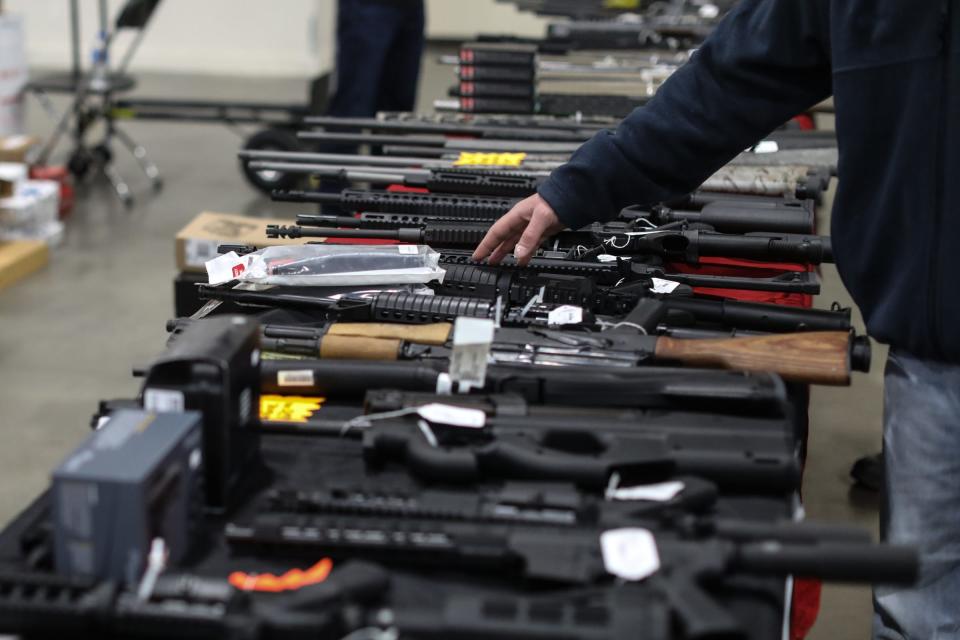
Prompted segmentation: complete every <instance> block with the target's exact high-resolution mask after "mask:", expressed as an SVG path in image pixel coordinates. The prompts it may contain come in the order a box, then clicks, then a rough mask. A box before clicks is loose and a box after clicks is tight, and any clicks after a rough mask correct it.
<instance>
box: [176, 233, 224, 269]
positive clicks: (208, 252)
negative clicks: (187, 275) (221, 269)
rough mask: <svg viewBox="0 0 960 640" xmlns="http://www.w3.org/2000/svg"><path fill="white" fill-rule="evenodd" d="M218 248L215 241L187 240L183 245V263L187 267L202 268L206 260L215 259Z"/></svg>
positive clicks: (218, 243) (217, 243)
mask: <svg viewBox="0 0 960 640" xmlns="http://www.w3.org/2000/svg"><path fill="white" fill-rule="evenodd" d="M219 246H220V242H219V241H217V240H201V239H199V238H187V239H186V240H185V241H184V243H183V259H184V262H186V264H187V266H188V267H202V266H204V265H205V264H207V260H212V259H213V258H216V257H217V248H218V247H219Z"/></svg>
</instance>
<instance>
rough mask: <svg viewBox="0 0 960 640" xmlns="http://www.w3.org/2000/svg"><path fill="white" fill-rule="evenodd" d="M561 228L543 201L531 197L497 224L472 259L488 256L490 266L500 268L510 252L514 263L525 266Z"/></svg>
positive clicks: (562, 227)
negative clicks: (513, 256) (545, 238)
mask: <svg viewBox="0 0 960 640" xmlns="http://www.w3.org/2000/svg"><path fill="white" fill-rule="evenodd" d="M564 228H565V226H564V224H563V223H562V222H560V219H559V218H557V214H556V213H555V212H554V210H553V207H551V206H550V205H549V204H548V203H547V201H546V200H544V199H543V198H541V197H540V195H539V194H534V195H532V196H530V197H529V198H526V199H525V200H521V201H520V202H518V203H517V204H516V206H514V207H513V209H511V210H510V211H508V212H507V214H506V215H505V216H503V217H502V218H500V219H499V220H497V221H496V222H495V223H494V224H493V226H491V227H490V230H489V231H487V235H486V236H484V238H483V240H482V241H481V242H480V244H479V245H478V246H477V250H476V251H474V252H473V259H474V260H476V261H480V260H483V259H484V258H487V257H488V256H489V260H488V262H489V263H490V264H499V263H500V261H501V260H503V258H504V257H505V256H507V255H509V254H510V252H511V251H513V253H514V255H515V256H516V259H517V263H518V264H520V265H525V264H527V263H528V262H530V259H531V258H532V257H533V254H534V253H536V251H537V249H538V248H539V247H540V243H541V242H542V241H543V238H544V237H545V236H548V235H552V234H554V233H557V232H558V231H562V230H563V229H564Z"/></svg>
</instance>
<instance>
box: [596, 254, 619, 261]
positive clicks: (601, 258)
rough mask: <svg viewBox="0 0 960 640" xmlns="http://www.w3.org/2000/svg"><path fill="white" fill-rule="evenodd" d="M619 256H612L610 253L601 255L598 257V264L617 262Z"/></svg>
mask: <svg viewBox="0 0 960 640" xmlns="http://www.w3.org/2000/svg"><path fill="white" fill-rule="evenodd" d="M616 261H617V256H612V255H610V254H609V253H601V254H600V255H599V256H597V262H616Z"/></svg>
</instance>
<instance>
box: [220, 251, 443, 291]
mask: <svg viewBox="0 0 960 640" xmlns="http://www.w3.org/2000/svg"><path fill="white" fill-rule="evenodd" d="M439 262H440V254H439V253H437V252H436V251H434V250H433V249H431V248H430V247H427V246H423V245H378V246H373V245H361V246H357V245H322V244H304V245H290V246H283V247H266V248H264V249H260V250H259V251H254V252H253V253H250V254H247V255H244V256H238V255H237V254H236V253H233V252H230V253H227V254H224V255H222V256H219V257H217V258H214V259H213V260H210V261H209V262H207V265H206V266H207V275H208V276H209V280H210V284H223V283H225V282H230V281H231V280H240V281H242V282H253V283H257V284H265V285H284V286H300V287H303V286H324V287H331V286H357V285H384V284H424V283H427V282H432V281H434V280H437V281H442V280H443V275H444V271H443V269H441V268H440V267H439Z"/></svg>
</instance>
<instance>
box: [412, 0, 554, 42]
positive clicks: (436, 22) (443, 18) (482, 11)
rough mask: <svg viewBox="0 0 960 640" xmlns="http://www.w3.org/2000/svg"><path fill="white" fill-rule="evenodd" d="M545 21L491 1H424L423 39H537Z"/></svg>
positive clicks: (541, 32)
mask: <svg viewBox="0 0 960 640" xmlns="http://www.w3.org/2000/svg"><path fill="white" fill-rule="evenodd" d="M546 24H547V20H544V19H543V18H540V17H539V16H535V15H534V14H532V13H521V12H520V11H517V8H516V6H514V5H512V4H507V3H503V2H495V0H427V35H428V36H429V37H431V38H458V39H466V38H471V37H474V36H476V35H477V34H478V33H491V34H493V33H505V34H509V35H516V36H523V37H531V38H540V37H543V35H544V34H545V33H546Z"/></svg>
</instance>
